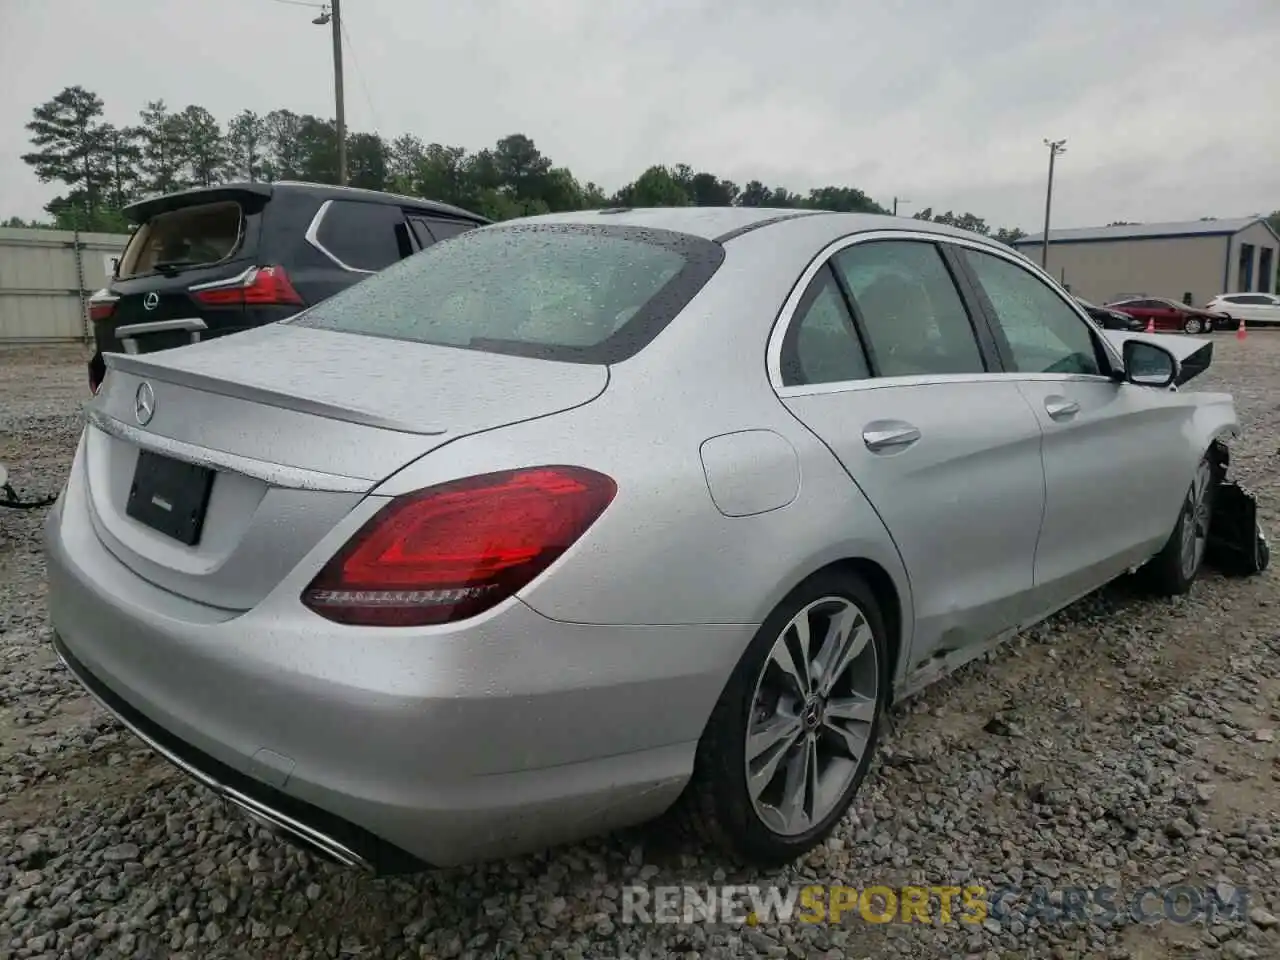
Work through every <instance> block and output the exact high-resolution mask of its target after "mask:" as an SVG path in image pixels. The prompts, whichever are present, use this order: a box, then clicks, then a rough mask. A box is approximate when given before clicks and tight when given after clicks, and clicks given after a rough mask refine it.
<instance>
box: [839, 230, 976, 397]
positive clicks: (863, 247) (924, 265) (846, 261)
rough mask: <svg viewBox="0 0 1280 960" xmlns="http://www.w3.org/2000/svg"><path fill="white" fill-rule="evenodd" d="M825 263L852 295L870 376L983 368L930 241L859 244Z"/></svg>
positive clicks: (967, 322) (964, 313)
mask: <svg viewBox="0 0 1280 960" xmlns="http://www.w3.org/2000/svg"><path fill="white" fill-rule="evenodd" d="M833 264H834V266H835V269H836V271H837V272H838V273H839V275H840V277H841V278H842V279H843V280H844V282H845V285H846V286H847V287H848V289H849V293H850V296H851V297H852V298H853V305H854V309H855V310H856V311H857V315H858V319H859V320H860V321H861V322H862V326H863V329H864V330H865V331H866V335H867V348H868V349H869V350H870V352H871V361H872V363H873V364H874V365H875V368H876V373H877V374H878V375H880V376H882V377H908V376H925V375H929V374H950V373H982V372H984V371H985V370H986V364H985V362H984V361H983V359H982V350H981V348H980V347H979V346H978V339H977V336H976V334H975V332H974V328H973V322H972V321H971V320H970V317H969V312H968V311H967V310H966V309H965V305H964V301H963V300H962V299H961V298H960V292H959V290H957V289H956V285H955V281H954V280H953V279H952V277H951V272H950V271H949V270H948V269H947V265H946V263H945V262H944V261H943V259H942V254H941V252H940V251H939V250H938V248H937V247H936V246H934V245H933V244H932V243H925V242H921V241H915V240H879V241H874V242H871V243H859V244H856V245H854V246H852V247H849V248H847V249H845V250H842V251H840V252H839V253H837V254H836V255H835V257H834V258H833Z"/></svg>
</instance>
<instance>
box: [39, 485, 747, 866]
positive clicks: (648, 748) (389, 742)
mask: <svg viewBox="0 0 1280 960" xmlns="http://www.w3.org/2000/svg"><path fill="white" fill-rule="evenodd" d="M80 473H81V471H79V470H77V469H76V468H75V467H73V469H72V480H71V482H70V483H69V484H68V487H67V490H66V491H65V492H64V494H63V496H62V498H61V499H60V500H59V502H58V504H57V505H56V506H55V508H54V509H53V510H51V511H50V514H49V517H48V520H47V523H46V531H45V538H46V551H45V552H46V558H47V563H48V570H49V610H50V619H51V621H52V624H53V628H54V631H55V634H56V640H55V644H56V646H57V649H58V652H59V654H60V655H61V656H62V657H63V659H64V660H65V661H66V663H67V665H68V667H69V668H70V669H71V671H72V672H73V673H74V674H75V675H76V676H77V677H78V678H79V679H80V680H81V682H82V683H84V684H85V686H86V687H88V688H89V690H90V691H91V692H92V693H93V694H94V695H95V696H97V697H98V698H99V699H100V700H101V701H103V702H104V703H105V704H106V705H107V707H108V709H109V710H110V711H111V712H112V713H114V714H115V715H116V716H117V717H119V718H120V719H121V720H122V721H123V722H124V723H125V724H126V725H127V726H129V727H130V728H132V729H133V730H134V731H135V732H136V733H137V734H138V735H139V736H141V737H142V738H143V739H144V740H145V741H147V742H148V743H149V744H150V745H152V746H153V747H154V748H155V749H157V750H158V751H160V752H161V753H162V754H163V755H164V756H166V757H167V758H168V759H170V760H171V761H172V762H174V763H176V764H178V766H180V767H182V768H183V769H184V770H186V771H187V772H188V773H190V774H192V775H193V776H195V777H196V778H197V779H199V780H200V781H201V782H203V783H205V784H206V785H208V786H210V787H211V788H212V789H214V790H216V791H217V792H219V793H220V794H221V795H223V796H224V797H226V798H227V799H228V800H230V801H231V802H233V803H235V804H237V805H238V806H240V807H242V808H244V809H246V810H248V811H249V812H250V813H252V814H254V815H255V816H257V817H258V818H259V819H260V820H262V821H265V822H267V823H270V824H272V825H273V826H274V827H276V828H277V829H280V830H282V831H283V832H285V833H287V834H288V835H290V836H291V837H293V838H294V839H296V840H298V841H299V842H301V843H303V844H305V845H307V846H309V847H311V848H312V849H313V850H317V851H320V852H323V853H324V854H325V855H326V856H329V857H332V858H334V859H338V860H340V861H343V862H347V863H354V864H367V865H369V866H372V867H373V868H374V869H376V870H379V871H384V872H394V871H397V870H400V869H404V868H406V867H408V866H411V862H412V861H421V862H423V863H429V864H434V865H438V866H450V865H454V864H457V863H463V862H469V861H474V860H482V859H489V858H493V857H501V856H507V855H512V854H519V853H525V852H529V851H533V850H537V849H542V848H545V847H547V846H552V845H555V844H558V843H562V842H566V841H570V840H574V839H579V838H582V837H585V836H589V835H593V834H597V833H601V832H605V831H608V830H611V829H614V828H617V827H621V826H626V825H630V824H634V823H638V822H640V821H643V820H645V819H648V818H649V817H652V816H654V815H656V814H657V813H660V812H661V811H662V810H663V809H665V808H666V807H667V806H669V805H670V803H671V802H672V801H673V800H674V799H675V798H676V796H678V794H679V792H680V790H681V789H682V788H683V785H684V783H685V781H686V780H687V778H688V775H689V773H690V771H691V770H692V765H693V757H694V752H695V750H696V746H697V740H698V737H699V736H700V735H701V730H702V727H703V725H704V724H705V722H706V718H707V717H708V716H709V715H710V712H711V709H712V707H713V706H714V703H715V700H716V698H717V697H718V696H719V693H720V690H721V688H722V686H723V683H724V682H725V680H726V679H727V676H728V674H729V671H730V670H731V669H732V666H733V664H734V662H736V660H737V657H738V656H739V654H740V652H741V650H742V649H743V648H744V647H745V645H746V643H747V642H748V640H749V638H750V635H751V633H752V629H751V628H750V627H749V626H741V625H720V626H662V627H654V626H648V627H646V626H612V627H610V626H595V625H586V624H567V623H560V622H557V621H553V620H549V619H547V618H545V617H543V616H541V615H540V614H538V613H536V612H534V611H533V610H531V609H530V608H528V607H527V606H525V605H524V604H522V603H519V602H509V603H508V604H506V605H502V606H500V607H498V608H496V609H495V610H494V611H491V612H490V614H485V615H482V616H481V617H478V618H476V620H475V622H474V623H470V622H469V623H468V625H467V626H466V627H465V628H458V627H453V628H446V629H441V628H433V629H430V630H426V631H408V630H389V631H388V630H383V631H379V630H359V629H353V628H342V627H337V626H335V625H334V624H330V623H328V622H327V621H324V620H321V619H320V618H319V617H316V616H314V615H312V614H310V613H309V612H308V611H306V610H305V609H304V608H302V607H301V606H300V605H299V604H297V602H296V594H294V595H293V596H292V598H291V602H290V603H287V604H286V603H284V602H283V601H282V600H281V597H280V596H279V593H280V592H279V591H277V594H273V595H271V596H269V597H268V598H267V599H266V600H265V601H264V602H263V603H262V604H260V605H259V607H258V608H256V609H255V610H254V611H251V612H249V613H245V614H241V615H234V614H232V613H229V612H226V611H220V610H217V609H216V608H211V607H206V606H203V605H200V604H195V603H192V602H191V601H188V600H185V599H183V598H181V597H177V596H175V595H174V594H172V593H168V592H167V591H164V590H161V589H160V588H158V587H155V586H153V585H152V584H150V583H148V582H146V581H145V580H142V579H141V578H140V577H138V576H136V575H135V574H134V573H133V572H132V571H131V570H129V569H128V568H127V567H125V566H124V565H123V564H121V563H120V562H119V561H118V560H116V558H115V557H114V556H113V555H112V554H110V553H109V552H108V551H107V550H106V549H105V548H104V547H103V546H102V544H101V542H100V541H99V540H98V539H97V535H96V533H95V531H94V529H93V527H92V520H91V517H90V515H89V513H88V506H87V504H86V502H85V499H86V498H85V491H84V489H83V485H82V483H81V482H80V481H79V480H78V479H77V478H78V476H79V475H80ZM290 590H291V588H290Z"/></svg>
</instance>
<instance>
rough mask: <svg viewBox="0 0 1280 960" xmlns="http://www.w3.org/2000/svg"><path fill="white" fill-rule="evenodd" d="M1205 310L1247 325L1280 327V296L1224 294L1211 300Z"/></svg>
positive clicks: (1272, 294) (1267, 294)
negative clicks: (1273, 325)
mask: <svg viewBox="0 0 1280 960" xmlns="http://www.w3.org/2000/svg"><path fill="white" fill-rule="evenodd" d="M1205 309H1206V310H1211V311H1214V312H1215V313H1225V314H1227V315H1228V316H1230V317H1231V319H1233V320H1243V321H1244V322H1245V323H1261V324H1273V323H1274V324H1276V325H1278V326H1280V295H1277V294H1274V293H1224V294H1220V295H1219V296H1216V297H1214V298H1213V299H1212V300H1210V301H1209V303H1208V305H1207V306H1206V307H1205Z"/></svg>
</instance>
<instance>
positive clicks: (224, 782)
mask: <svg viewBox="0 0 1280 960" xmlns="http://www.w3.org/2000/svg"><path fill="white" fill-rule="evenodd" d="M53 647H54V650H55V651H56V652H57V654H58V658H59V659H60V660H61V661H62V663H63V665H64V666H65V667H66V668H67V670H68V671H69V672H70V673H71V675H72V676H73V677H75V678H76V679H77V680H79V681H80V683H81V685H82V686H83V687H84V688H85V689H86V690H87V691H88V692H89V693H90V694H91V695H92V696H93V698H94V699H95V700H97V701H98V703H99V704H101V705H102V707H103V708H104V709H105V710H106V711H107V712H108V713H110V714H111V715H112V716H114V717H115V718H116V720H118V721H119V722H120V723H122V724H123V725H124V726H126V727H128V728H129V730H131V731H132V732H133V733H134V735H135V736H137V737H138V739H140V740H141V741H142V742H143V743H145V744H146V745H147V746H149V747H150V748H151V749H152V750H154V751H156V752H157V753H158V754H160V755H161V756H162V757H164V758H165V759H166V760H168V761H169V762H170V763H172V764H173V765H174V766H176V767H177V768H178V769H180V770H182V771H183V772H184V773H186V774H187V775H188V776H190V777H192V778H193V779H195V780H197V781H198V782H200V783H202V784H204V785H205V786H206V787H208V788H210V789H211V790H213V791H214V793H216V794H218V796H220V797H221V798H222V799H224V800H226V801H228V802H229V803H231V804H233V805H235V806H237V807H239V808H240V809H241V810H243V811H244V812H245V813H247V814H248V815H249V816H250V817H251V818H253V819H254V820H256V821H257V822H259V823H262V824H263V825H265V826H267V827H268V828H269V829H271V830H272V831H273V832H276V833H278V834H281V835H283V836H285V837H287V838H288V839H290V840H292V841H293V842H294V843H297V844H298V845H300V846H302V847H305V848H306V849H308V850H311V851H313V852H315V853H318V854H319V855H320V856H322V857H324V858H325V859H327V860H331V861H335V862H337V863H340V864H344V865H345V866H349V867H362V868H364V869H367V870H370V871H372V872H377V873H399V872H403V871H411V870H415V869H419V868H421V867H425V866H427V864H424V863H423V862H422V861H420V860H418V859H417V858H416V857H413V856H412V855H410V854H407V853H405V852H404V851H403V850H399V849H397V848H395V847H394V846H392V845H391V844H388V843H386V842H384V841H382V840H380V839H379V838H378V837H376V836H374V835H373V834H371V833H369V832H368V831H366V830H362V829H361V828H360V827H357V826H355V825H354V824H351V823H347V822H346V821H343V820H341V819H340V818H337V817H334V816H333V815H331V814H328V813H326V812H325V811H323V810H320V809H319V808H317V807H313V806H311V805H310V804H307V803H302V802H300V801H298V800H295V799H293V798H292V797H290V796H289V795H288V794H285V793H282V792H280V791H279V790H273V789H272V788H271V787H268V786H267V785H266V784H263V783H261V782H259V781H257V780H253V779H251V778H249V777H246V776H244V774H242V773H240V772H238V771H237V770H235V769H233V768H231V767H229V766H227V765H226V764H224V763H220V762H219V761H217V760H215V759H214V758H213V757H211V756H209V755H207V754H204V753H201V752H200V751H199V750H197V749H195V748H194V747H192V746H191V745H190V744H188V743H183V742H182V741H181V740H179V739H178V738H177V737H175V736H173V735H172V734H170V733H169V732H168V731H167V730H165V729H164V728H163V727H161V726H159V725H158V724H156V723H153V722H152V721H151V720H150V719H148V718H147V717H146V716H145V715H143V714H142V713H141V712H139V711H138V710H135V709H134V708H133V707H131V706H130V705H129V704H128V703H127V702H126V701H125V700H124V699H123V698H121V697H119V696H117V695H116V694H115V693H114V692H112V691H111V690H110V689H109V688H108V687H107V686H106V685H105V684H103V683H102V682H101V681H99V680H98V679H97V678H96V677H95V676H93V674H92V673H90V672H89V670H88V668H87V667H85V665H84V664H82V663H81V662H80V661H79V660H77V659H76V658H75V657H74V656H73V655H72V654H71V652H70V651H69V650H67V648H66V645H65V644H64V643H63V642H62V638H61V637H59V636H58V635H57V634H54V637H53Z"/></svg>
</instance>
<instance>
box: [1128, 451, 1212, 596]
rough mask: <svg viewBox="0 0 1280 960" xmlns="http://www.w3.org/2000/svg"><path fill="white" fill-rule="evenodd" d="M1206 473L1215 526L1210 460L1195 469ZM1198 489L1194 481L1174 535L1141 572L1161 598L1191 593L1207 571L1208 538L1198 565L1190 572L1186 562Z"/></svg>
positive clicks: (1209, 508)
mask: <svg viewBox="0 0 1280 960" xmlns="http://www.w3.org/2000/svg"><path fill="white" fill-rule="evenodd" d="M1205 470H1207V471H1208V478H1209V479H1208V483H1207V485H1206V487H1205V491H1204V498H1205V506H1206V509H1207V512H1208V522H1209V523H1212V521H1213V491H1214V486H1215V483H1216V480H1217V475H1216V472H1215V470H1214V467H1213V464H1212V462H1211V461H1210V460H1209V458H1208V457H1207V456H1205V457H1203V458H1201V460H1200V463H1199V464H1198V465H1197V466H1196V474H1197V476H1199V475H1200V474H1201V472H1202V471H1205ZM1195 485H1196V484H1195V480H1194V479H1193V481H1192V483H1191V485H1190V486H1189V487H1188V488H1187V495H1186V496H1185V497H1184V498H1183V501H1182V509H1181V510H1180V511H1179V512H1178V522H1177V523H1175V524H1174V526H1173V532H1172V533H1170V534H1169V539H1168V540H1167V541H1165V545H1164V546H1163V547H1162V548H1161V549H1160V552H1159V553H1157V554H1156V555H1155V556H1154V557H1152V558H1151V560H1149V561H1148V562H1147V564H1146V565H1145V566H1144V567H1143V568H1142V573H1143V579H1144V580H1145V581H1146V584H1147V586H1148V587H1149V588H1150V589H1151V590H1152V591H1153V592H1155V593H1157V594H1159V595H1160V596H1164V597H1176V596H1181V595H1182V594H1185V593H1187V592H1189V591H1190V590H1191V585H1192V584H1194V583H1195V582H1196V578H1197V577H1198V576H1199V575H1200V571H1201V569H1203V567H1204V554H1205V553H1207V552H1208V543H1207V538H1206V543H1205V548H1204V549H1203V550H1202V551H1201V554H1200V559H1199V561H1198V562H1196V563H1195V564H1194V565H1193V566H1192V567H1191V569H1188V564H1186V563H1184V562H1183V559H1184V553H1183V538H1184V536H1185V534H1186V528H1187V525H1188V524H1189V523H1192V522H1193V519H1192V518H1193V515H1194V505H1193V503H1192V499H1193V492H1194V490H1195Z"/></svg>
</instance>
